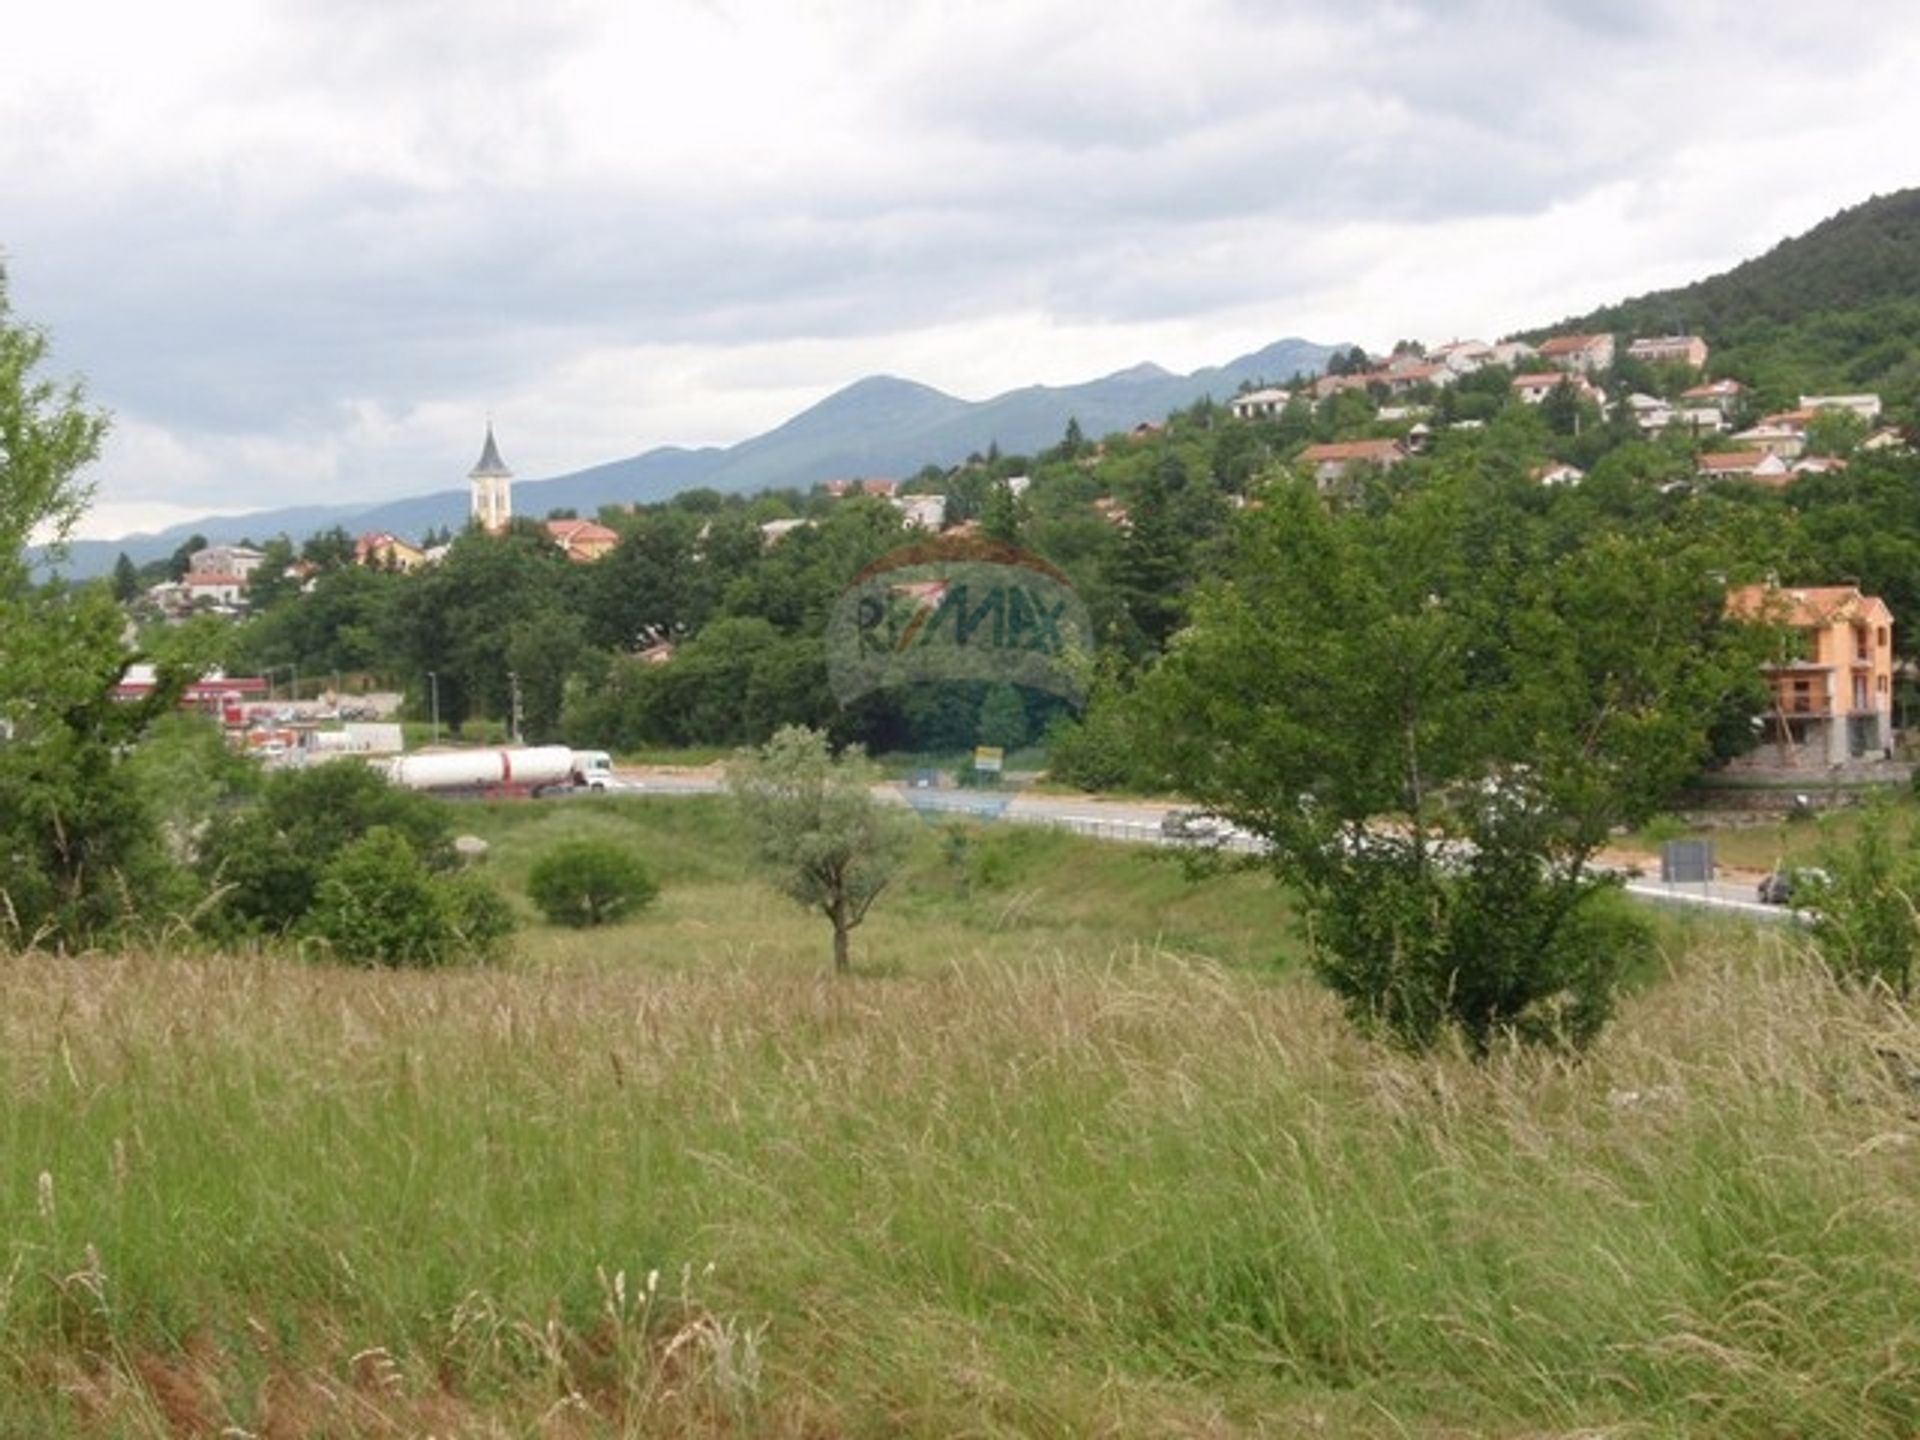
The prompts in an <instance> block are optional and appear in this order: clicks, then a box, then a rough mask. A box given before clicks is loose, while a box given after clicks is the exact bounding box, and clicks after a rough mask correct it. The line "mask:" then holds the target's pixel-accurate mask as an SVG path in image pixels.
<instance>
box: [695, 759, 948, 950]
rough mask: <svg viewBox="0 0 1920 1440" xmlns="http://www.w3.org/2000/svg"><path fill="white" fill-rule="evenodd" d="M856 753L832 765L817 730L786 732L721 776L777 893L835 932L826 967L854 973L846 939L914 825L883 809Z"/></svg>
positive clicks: (893, 868)
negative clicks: (824, 921)
mask: <svg viewBox="0 0 1920 1440" xmlns="http://www.w3.org/2000/svg"><path fill="white" fill-rule="evenodd" d="M873 778H874V776H873V771H872V768H871V767H870V766H869V765H868V764H867V763H866V759H865V756H864V755H863V754H862V752H861V751H860V750H859V748H858V747H853V748H851V749H849V750H848V751H846V752H845V753H844V754H842V755H840V756H838V757H836V756H835V755H834V754H833V752H832V751H831V750H830V749H829V748H828V746H827V737H826V735H825V734H824V733H822V732H821V731H818V730H807V729H804V728H802V727H800V726H788V727H786V728H785V729H783V730H781V731H779V732H778V733H777V734H776V735H775V736H774V737H773V738H772V739H771V740H770V741H768V742H767V743H766V744H765V745H764V746H762V747H760V748H759V749H758V750H743V751H741V752H740V753H739V754H738V755H736V756H735V758H734V760H733V762H732V763H731V764H730V765H729V766H728V768H727V787H728V789H729V790H730V791H731V792H732V794H733V797H734V800H735V802H736V803H737V804H738V806H739V808H740V813H741V816H742V818H743V819H744V821H745V823H746V826H747V830H748V833H749V834H750V835H751V837H752V840H753V845H754V849H755V851H756V852H757V854H758V855H759V857H760V860H761V862H762V863H763V864H764V865H765V866H766V867H767V869H768V871H769V873H770V874H771V875H772V876H773V879H774V883H775V884H776V885H777V886H779V888H780V890H781V891H782V893H784V894H785V895H786V896H788V898H790V899H791V900H793V901H794V902H795V903H796V904H799V905H803V906H805V907H806V908H808V909H810V910H818V911H819V912H820V913H821V914H822V915H824V916H825V917H826V919H827V922H828V923H829V924H830V925H832V926H833V968H834V971H835V973H837V974H842V975H844V974H846V973H847V972H848V971H849V970H850V969H851V968H852V961H851V958H850V956H849V953H848V952H849V937H850V936H851V935H852V933H853V931H854V929H855V928H856V927H857V926H858V925H859V924H860V923H861V921H863V920H865V919H866V918H867V911H868V910H869V909H870V908H871V907H872V905H873V902H874V901H875V900H877V899H879V898H880V895H881V893H882V892H883V891H885V890H886V888H887V886H888V885H889V884H891V883H892V881H893V878H894V876H895V875H896V874H897V873H898V871H899V868H900V864H901V862H902V860H903V859H904V858H905V856H906V849H907V836H908V834H909V833H910V827H911V826H912V824H913V821H912V820H911V819H910V818H909V817H908V816H907V815H906V814H905V813H904V812H902V811H896V810H888V809H885V808H883V807H882V806H881V804H880V802H879V801H878V800H876V799H875V798H874V796H873V793H872V791H871V790H870V789H869V786H870V785H871V783H872V781H873Z"/></svg>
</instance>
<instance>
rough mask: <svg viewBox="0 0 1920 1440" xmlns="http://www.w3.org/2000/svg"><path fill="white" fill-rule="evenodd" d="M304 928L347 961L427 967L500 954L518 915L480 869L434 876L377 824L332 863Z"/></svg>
mask: <svg viewBox="0 0 1920 1440" xmlns="http://www.w3.org/2000/svg"><path fill="white" fill-rule="evenodd" d="M303 928H304V929H305V931H306V933H307V934H309V935H311V936H313V937H314V938H315V939H318V940H321V941H324V942H325V943H326V945H327V946H328V948H329V949H331V950H332V952H333V953H334V954H335V955H337V956H339V957H340V958H341V959H343V960H349V961H353V962H355V963H357V964H362V965H390V966H421V967H425V966H434V965H444V964H447V963H448V962H450V961H453V960H458V959H485V958H489V957H491V956H493V955H496V954H498V953H499V951H500V950H501V948H502V946H503V944H504V942H505V940H506V937H507V935H509V934H510V933H511V932H512V929H513V916H512V912H511V911H510V910H509V909H508V907H507V904H506V901H505V899H504V898H503V897H502V896H500V895H499V894H498V892H495V891H493V890H492V889H491V887H490V886H488V885H487V884H486V882H485V881H483V880H481V879H480V878H479V877H478V876H473V875H459V876H453V877H446V878H443V877H440V876H436V875H435V874H433V872H432V871H430V870H428V869H427V867H426V865H425V864H424V863H423V862H422V860H421V859H420V856H419V855H418V854H417V853H416V852H415V851H414V848H413V846H412V845H411V844H410V843H409V842H408V840H407V838H406V836H404V835H402V834H401V833H400V832H399V831H397V830H394V829H392V828H390V827H388V826H385V825H376V826H375V827H374V828H373V829H371V830H369V831H368V832H367V833H366V834H365V835H363V836H361V837H360V838H359V839H358V840H355V841H353V842H352V843H351V844H349V845H348V846H347V847H346V848H345V849H344V850H342V851H341V852H340V854H339V855H338V857H336V858H335V859H334V860H333V862H332V863H331V864H329V865H328V866H327V868H326V870H325V871H324V872H323V874H322V876H321V879H320V884H319V887H318V889H317V890H316V892H315V894H314V899H313V904H312V907H311V909H310V910H309V911H308V913H307V917H306V921H305V923H304V927H303Z"/></svg>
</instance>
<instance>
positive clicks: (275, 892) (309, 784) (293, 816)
mask: <svg viewBox="0 0 1920 1440" xmlns="http://www.w3.org/2000/svg"><path fill="white" fill-rule="evenodd" d="M377 826H384V827H386V828H388V829H390V830H392V831H394V832H395V833H397V834H399V835H400V836H402V837H403V838H404V839H405V840H406V842H407V846H408V850H409V851H410V853H411V854H413V855H414V856H415V858H416V860H417V861H419V862H420V863H423V864H424V865H425V867H426V868H427V869H429V870H435V871H438V870H444V869H447V868H449V867H450V866H451V865H452V863H453V850H452V846H451V843H450V840H449V836H450V835H451V833H452V825H451V822H450V820H449V818H448V811H447V807H446V804H445V802H443V801H440V800H436V799H434V798H433V797H432V796H430V795H420V794H416V793H414V792H412V791H409V790H401V789H398V788H396V787H394V786H392V785H389V784H388V783H387V781H386V779H385V778H384V777H383V776H381V775H379V774H378V773H376V772H375V771H373V770H370V769H368V768H367V767H366V766H365V765H363V764H360V763H359V762H357V761H352V760H336V761H333V762H331V763H329V764H325V765H316V766H313V767H312V768H310V769H300V770H282V771H278V772H276V773H275V774H273V775H272V776H270V777H269V778H268V779H267V781H266V783H265V784H264V785H263V786H262V787H261V793H260V800H259V803H258V804H256V805H252V806H249V807H247V808H245V809H242V810H235V811H231V812H229V813H228V814H226V815H222V816H220V817H218V818H216V820H215V821H214V823H213V824H212V826H211V827H210V828H209V829H208V831H207V834H206V835H205V837H204V838H203V839H202V841H201V844H200V850H199V856H198V859H197V864H198V868H199V869H200V872H201V874H202V875H203V877H204V878H205V879H206V880H207V882H208V883H209V884H210V885H212V886H215V887H217V888H219V889H220V890H221V891H222V892H223V894H222V896H221V900H220V903H219V904H218V905H217V906H216V907H214V908H213V909H212V910H211V911H210V912H209V914H208V917H207V922H206V924H207V928H209V929H210V930H212V931H213V932H214V933H216V934H218V935H221V936H230V935H233V934H246V933H259V932H262V931H264V932H269V933H276V932H285V931H288V930H291V929H292V928H293V927H295V926H296V925H298V924H299V923H300V921H301V918H302V917H303V916H305V915H306V914H307V911H308V909H309V907H310V906H312V905H313V903H314V900H315V896H316V894H317V892H318V889H319V886H320V882H321V877H322V875H323V874H324V873H325V871H326V869H327V867H328V866H329V865H330V864H332V862H333V861H334V860H335V858H336V857H338V856H339V855H340V854H341V853H342V852H343V851H344V850H345V849H347V848H348V847H349V846H350V845H352V844H353V843H354V842H355V841H357V840H359V839H360V838H361V837H362V836H365V835H367V834H368V833H370V832H371V831H372V830H373V829H374V828H375V827H377Z"/></svg>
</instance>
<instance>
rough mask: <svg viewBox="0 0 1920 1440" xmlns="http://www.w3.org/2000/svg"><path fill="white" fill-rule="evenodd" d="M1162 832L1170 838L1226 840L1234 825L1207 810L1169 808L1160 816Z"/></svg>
mask: <svg viewBox="0 0 1920 1440" xmlns="http://www.w3.org/2000/svg"><path fill="white" fill-rule="evenodd" d="M1160 833H1161V834H1162V835H1164V836H1166V837H1167V838H1168V839H1169V840H1224V839H1226V838H1227V837H1228V836H1229V835H1231V834H1233V825H1232V823H1231V822H1230V821H1228V820H1227V819H1226V818H1225V817H1224V816H1220V815H1214V814H1210V813H1209V812H1207V811H1205V810H1169V811H1168V812H1167V813H1166V814H1165V815H1162V816H1161V817H1160Z"/></svg>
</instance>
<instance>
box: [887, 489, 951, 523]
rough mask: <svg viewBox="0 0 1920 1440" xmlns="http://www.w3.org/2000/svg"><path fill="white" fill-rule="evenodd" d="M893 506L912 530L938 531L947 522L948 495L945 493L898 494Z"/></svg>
mask: <svg viewBox="0 0 1920 1440" xmlns="http://www.w3.org/2000/svg"><path fill="white" fill-rule="evenodd" d="M893 508H894V509H896V510H898V511H899V512H900V518H901V519H902V520H904V521H905V522H906V524H907V528H908V529H910V530H933V531H938V530H939V529H940V528H941V527H942V526H944V525H945V524H946V523H947V497H946V496H944V495H896V496H894V497H893Z"/></svg>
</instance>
